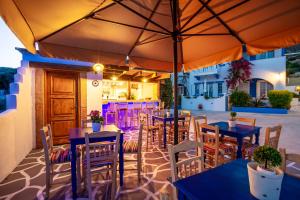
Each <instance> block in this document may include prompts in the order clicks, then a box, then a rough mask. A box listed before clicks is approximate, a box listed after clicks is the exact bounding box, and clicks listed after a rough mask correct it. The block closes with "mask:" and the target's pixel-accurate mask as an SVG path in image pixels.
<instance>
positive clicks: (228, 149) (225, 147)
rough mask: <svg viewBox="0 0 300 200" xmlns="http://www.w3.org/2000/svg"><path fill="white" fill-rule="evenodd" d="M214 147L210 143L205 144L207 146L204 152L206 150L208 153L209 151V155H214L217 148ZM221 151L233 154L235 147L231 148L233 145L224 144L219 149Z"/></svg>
mask: <svg viewBox="0 0 300 200" xmlns="http://www.w3.org/2000/svg"><path fill="white" fill-rule="evenodd" d="M213 145H214V144H211V145H210V144H209V143H205V145H204V150H206V151H208V152H209V153H211V154H214V152H215V147H213ZM219 149H220V150H221V151H223V152H224V153H226V154H227V153H233V152H234V147H233V146H231V145H227V144H223V143H221V144H220V147H219Z"/></svg>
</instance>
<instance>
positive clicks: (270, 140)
mask: <svg viewBox="0 0 300 200" xmlns="http://www.w3.org/2000/svg"><path fill="white" fill-rule="evenodd" d="M281 129H282V125H277V126H274V127H267V128H266V134H265V145H268V146H270V147H273V148H274V149H278V143H279V139H280V135H281ZM273 134H275V135H273ZM272 135H273V136H272Z"/></svg>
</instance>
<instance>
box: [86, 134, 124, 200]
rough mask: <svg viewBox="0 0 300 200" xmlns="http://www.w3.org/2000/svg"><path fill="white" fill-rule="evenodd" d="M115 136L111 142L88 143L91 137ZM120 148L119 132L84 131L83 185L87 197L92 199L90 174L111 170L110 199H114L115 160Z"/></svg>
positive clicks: (115, 182) (115, 183)
mask: <svg viewBox="0 0 300 200" xmlns="http://www.w3.org/2000/svg"><path fill="white" fill-rule="evenodd" d="M107 137H115V138H116V139H115V141H113V142H99V143H90V139H93V138H107ZM119 148H120V132H109V131H103V132H98V133H90V134H89V133H85V150H84V153H85V155H84V157H83V158H84V161H83V163H82V164H83V172H84V178H85V186H86V188H87V190H88V195H89V199H92V198H93V197H92V174H94V173H101V172H106V174H108V173H109V172H111V174H112V177H111V179H110V180H109V182H111V190H110V191H111V194H110V199H111V200H113V199H115V196H116V185H117V180H116V179H117V162H118V153H119Z"/></svg>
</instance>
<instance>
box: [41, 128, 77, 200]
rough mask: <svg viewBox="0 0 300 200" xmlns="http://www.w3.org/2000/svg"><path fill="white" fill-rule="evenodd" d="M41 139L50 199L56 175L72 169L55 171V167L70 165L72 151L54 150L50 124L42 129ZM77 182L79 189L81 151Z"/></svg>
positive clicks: (65, 149)
mask: <svg viewBox="0 0 300 200" xmlns="http://www.w3.org/2000/svg"><path fill="white" fill-rule="evenodd" d="M40 133H41V139H42V143H43V149H44V155H45V165H46V198H49V193H50V187H51V184H52V183H53V177H54V175H56V174H60V173H67V172H70V169H67V170H61V171H54V167H55V166H56V165H59V164H64V163H70V161H71V156H72V155H71V150H70V148H54V147H53V140H52V130H51V126H50V124H48V125H47V126H44V127H43V128H42V129H40ZM76 156H77V157H78V158H79V159H77V163H76V164H77V180H78V186H77V187H78V188H79V186H80V180H81V177H80V151H79V150H77V155H76Z"/></svg>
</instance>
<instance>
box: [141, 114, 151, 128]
mask: <svg viewBox="0 0 300 200" xmlns="http://www.w3.org/2000/svg"><path fill="white" fill-rule="evenodd" d="M139 122H140V124H143V127H144V128H145V129H146V128H149V125H150V122H149V115H148V114H146V113H140V115H139Z"/></svg>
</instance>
